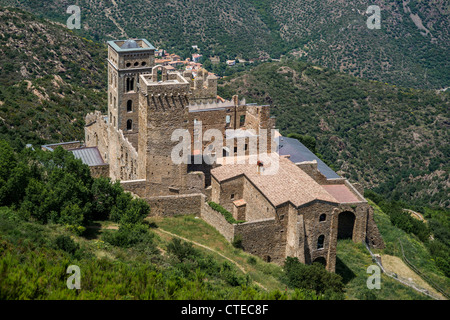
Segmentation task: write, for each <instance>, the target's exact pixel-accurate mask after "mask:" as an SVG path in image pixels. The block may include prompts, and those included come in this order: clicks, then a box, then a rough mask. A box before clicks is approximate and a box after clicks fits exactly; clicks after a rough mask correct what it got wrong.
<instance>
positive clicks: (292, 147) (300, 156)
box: [276, 137, 341, 179]
mask: <svg viewBox="0 0 450 320" xmlns="http://www.w3.org/2000/svg"><path fill="white" fill-rule="evenodd" d="M276 139H277V140H278V141H277V142H278V154H279V155H280V156H284V155H289V156H290V158H289V160H291V161H292V162H293V163H298V162H303V161H313V160H316V161H317V169H319V171H320V173H322V174H323V175H324V176H325V177H326V178H327V179H336V178H341V177H340V176H339V175H338V174H337V173H336V172H334V171H333V170H332V169H331V168H330V167H329V166H327V165H326V164H325V163H324V162H323V161H322V160H320V159H319V158H318V157H317V156H316V155H315V154H314V153H312V152H311V151H310V150H309V149H308V148H307V147H305V145H304V144H303V143H301V142H300V141H298V140H297V139H294V138H287V137H278V138H276Z"/></svg>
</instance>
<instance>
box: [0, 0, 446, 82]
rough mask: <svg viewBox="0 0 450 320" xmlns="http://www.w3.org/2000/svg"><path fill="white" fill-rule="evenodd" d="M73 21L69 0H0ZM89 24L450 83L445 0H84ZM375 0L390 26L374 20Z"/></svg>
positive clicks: (187, 45) (107, 35)
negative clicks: (371, 10) (372, 26)
mask: <svg viewBox="0 0 450 320" xmlns="http://www.w3.org/2000/svg"><path fill="white" fill-rule="evenodd" d="M0 4H2V5H5V6H16V7H20V8H23V9H25V10H27V11H31V12H33V13H35V14H38V15H40V16H43V17H47V18H50V19H53V20H56V21H59V22H60V23H66V20H67V19H68V17H69V14H67V13H66V9H67V7H68V5H69V4H68V3H67V1H63V0H49V1H46V5H45V6H43V5H42V1H39V0H0ZM76 4H77V5H79V6H80V8H81V25H82V27H81V30H79V31H77V32H79V33H80V34H82V35H84V36H88V37H90V38H92V39H93V40H101V41H104V40H110V39H113V38H128V37H130V38H133V37H145V38H147V39H148V40H150V42H152V43H153V44H155V45H156V46H161V47H163V48H165V49H167V50H171V51H175V52H176V53H179V54H182V55H183V56H185V57H187V56H189V55H190V53H192V52H194V49H192V48H191V47H192V46H193V45H198V46H199V47H200V49H201V52H202V53H204V55H205V56H209V55H213V54H214V55H215V54H217V55H220V56H221V59H222V61H225V60H226V59H228V58H235V57H236V56H237V57H240V58H244V59H246V60H248V59H257V58H263V57H268V56H270V57H272V58H279V57H280V56H281V55H287V54H293V55H296V56H302V57H303V58H304V59H306V60H307V61H308V62H311V63H314V64H319V65H323V66H327V67H329V68H333V69H335V70H340V71H344V72H347V73H350V74H353V75H355V76H358V77H364V78H368V79H373V80H378V81H381V82H388V83H391V84H396V85H403V86H408V87H416V88H435V89H441V88H445V87H449V86H450V72H449V63H450V60H449V59H450V58H449V57H450V55H449V54H448V48H449V46H450V35H449V34H450V29H449V24H448V21H449V14H450V6H449V3H448V1H446V0H434V1H421V0H405V1H400V0H396V1H383V0H374V1H371V2H370V3H368V2H367V1H364V0H351V1H336V0H324V1H310V0H276V1H275V0H251V1H248V0H221V1H209V0H198V1H190V0H170V1H166V0H154V1H138V0H112V1H110V0H108V1H100V0H80V1H77V3H76ZM369 5H378V6H379V7H380V10H381V29H379V30H377V29H375V30H371V29H369V28H368V27H367V20H368V18H369V14H367V13H366V10H367V8H368V6H369Z"/></svg>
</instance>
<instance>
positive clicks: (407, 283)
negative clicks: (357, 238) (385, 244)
mask: <svg viewBox="0 0 450 320" xmlns="http://www.w3.org/2000/svg"><path fill="white" fill-rule="evenodd" d="M399 241H400V240H399ZM363 243H364V245H365V246H366V248H367V250H368V251H369V253H370V255H371V256H372V260H373V261H375V263H376V264H377V265H378V266H379V267H380V269H381V270H382V271H383V273H384V274H385V275H387V276H388V277H390V278H392V279H394V280H396V281H398V282H400V283H402V284H403V285H405V286H408V287H410V288H412V289H414V290H416V291H418V292H420V293H422V294H424V295H426V296H428V297H430V298H432V299H435V300H441V299H442V298H441V297H439V296H437V295H436V294H434V293H432V292H429V291H428V290H427V289H425V288H422V287H421V286H419V285H417V284H416V283H414V282H412V281H410V280H409V279H406V278H403V277H401V276H399V275H398V274H396V273H394V272H389V271H387V270H386V269H384V267H383V265H382V264H381V261H380V259H378V257H377V256H375V255H374V254H373V252H372V250H370V247H369V245H368V244H367V243H366V242H365V241H363ZM400 244H401V243H400ZM402 253H403V247H402ZM403 256H404V254H403ZM408 266H410V264H408ZM411 269H413V268H411ZM416 270H417V269H415V268H414V269H413V271H414V272H416V273H417V271H416ZM419 276H421V277H422V275H420V274H419ZM430 285H431V284H430ZM433 288H434V287H433ZM435 289H436V288H435ZM436 290H438V289H436ZM438 291H439V292H441V291H440V290H438ZM441 293H442V292H441ZM443 295H444V296H445V297H446V298H447V296H446V295H445V294H443Z"/></svg>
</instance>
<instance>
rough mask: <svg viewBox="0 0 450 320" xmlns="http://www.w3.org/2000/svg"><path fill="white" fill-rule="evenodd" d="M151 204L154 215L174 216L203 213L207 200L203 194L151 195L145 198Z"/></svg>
mask: <svg viewBox="0 0 450 320" xmlns="http://www.w3.org/2000/svg"><path fill="white" fill-rule="evenodd" d="M144 200H145V201H147V203H148V204H149V205H150V208H151V213H150V215H152V216H162V217H172V216H175V215H180V214H196V215H199V216H200V215H201V212H202V206H203V204H204V202H205V196H204V195H203V194H190V195H174V196H161V197H149V198H146V199H144Z"/></svg>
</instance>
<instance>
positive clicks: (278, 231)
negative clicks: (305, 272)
mask: <svg viewBox="0 0 450 320" xmlns="http://www.w3.org/2000/svg"><path fill="white" fill-rule="evenodd" d="M234 229H235V232H234V234H235V237H237V236H238V235H240V236H241V237H242V247H243V248H244V250H245V251H246V252H249V253H251V254H254V255H257V256H259V257H261V258H262V259H264V260H265V261H267V262H275V263H278V264H282V263H283V262H284V259H285V254H286V240H285V237H284V233H285V232H284V229H283V227H282V226H281V225H280V224H279V223H277V222H276V220H275V219H273V218H272V219H264V220H259V221H253V222H246V223H242V224H236V225H234Z"/></svg>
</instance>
